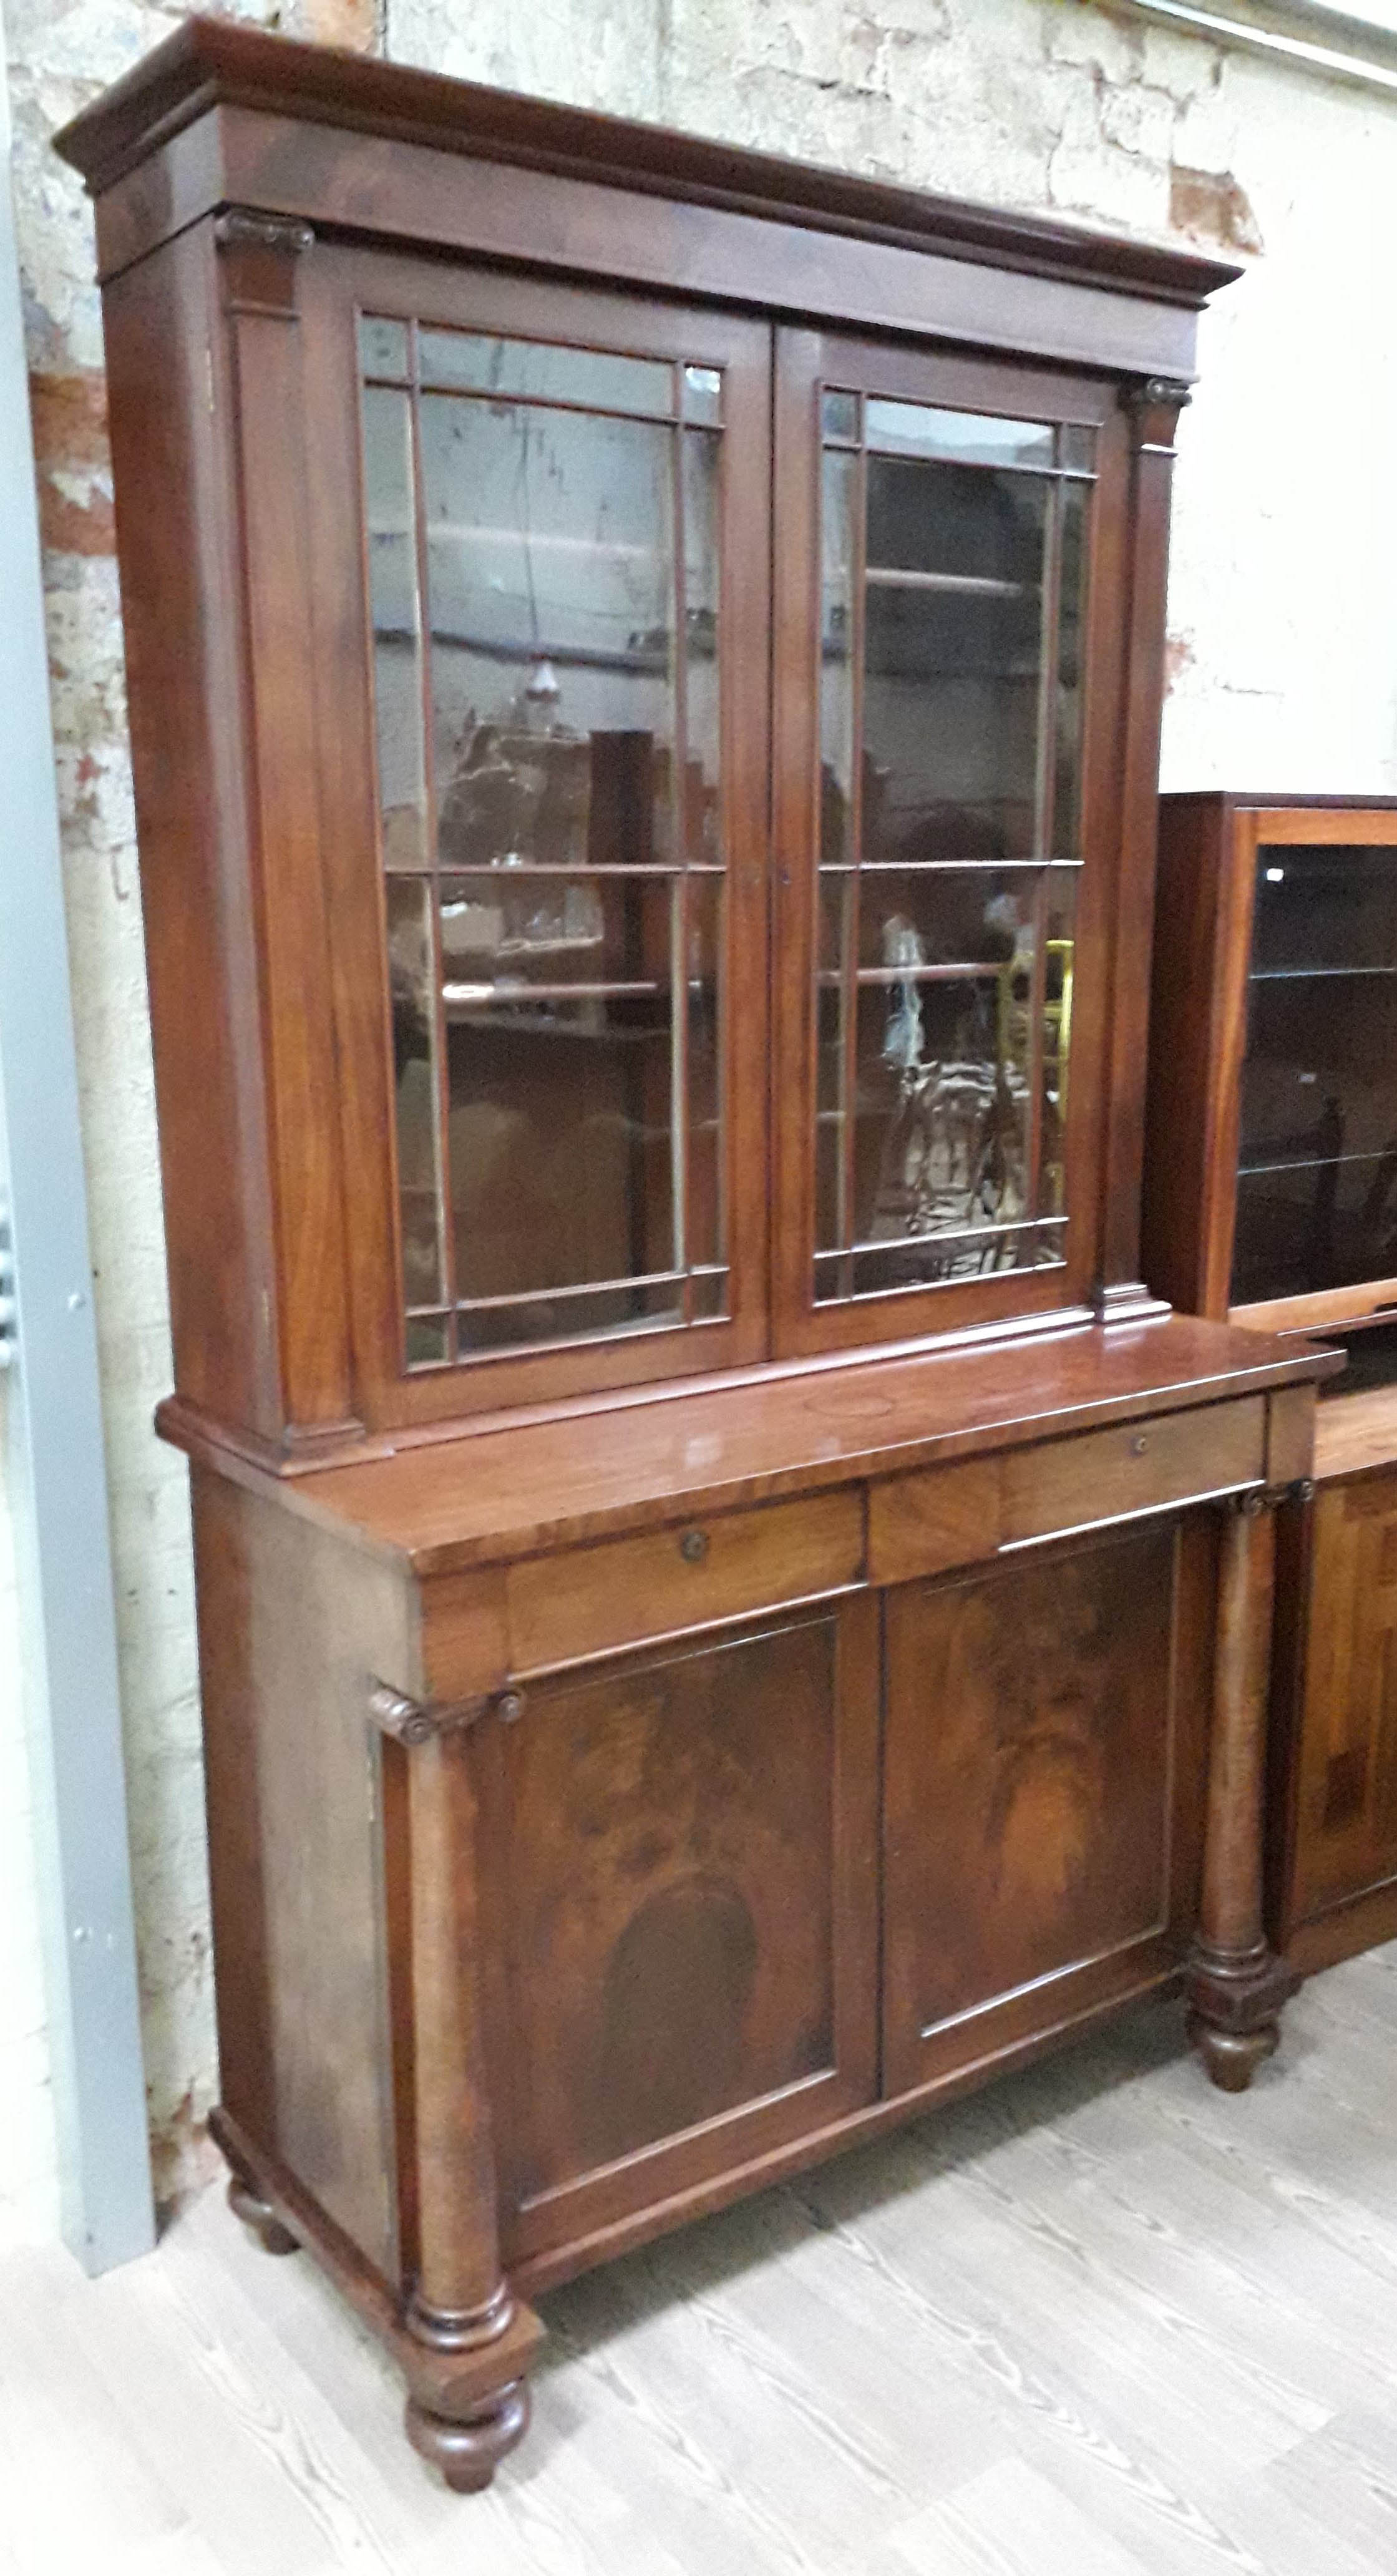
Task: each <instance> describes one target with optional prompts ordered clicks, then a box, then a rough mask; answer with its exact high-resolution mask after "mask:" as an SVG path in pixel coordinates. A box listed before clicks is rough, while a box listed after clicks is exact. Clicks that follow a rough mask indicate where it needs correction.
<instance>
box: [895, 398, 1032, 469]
mask: <svg viewBox="0 0 1397 2576" xmlns="http://www.w3.org/2000/svg"><path fill="white" fill-rule="evenodd" d="M865 411H866V414H867V423H868V427H867V433H866V434H867V439H868V444H869V446H870V448H883V449H887V450H889V451H891V452H893V453H895V454H898V455H906V456H933V457H947V458H954V459H955V460H957V461H958V462H960V463H962V464H967V465H1039V466H1042V465H1051V464H1052V463H1053V462H1054V457H1053V432H1052V430H1051V429H1050V428H1049V427H1047V426H1046V424H1045V423H1043V422H1040V421H1035V420H997V419H995V418H994V417H993V416H992V415H991V416H987V417H981V416H979V415H978V414H976V413H975V412H969V411H932V410H930V409H928V408H927V406H926V405H925V404H922V403H905V402H875V401H873V400H871V399H870V401H869V402H868V403H867V404H866V405H865Z"/></svg>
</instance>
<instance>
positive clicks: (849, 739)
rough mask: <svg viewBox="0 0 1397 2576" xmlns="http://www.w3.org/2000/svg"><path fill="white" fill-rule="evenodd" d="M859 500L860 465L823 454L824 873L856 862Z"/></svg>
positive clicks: (821, 686)
mask: <svg viewBox="0 0 1397 2576" xmlns="http://www.w3.org/2000/svg"><path fill="white" fill-rule="evenodd" d="M858 492H859V463H858V458H857V457H856V456H840V455H834V454H827V455H826V456H825V459H824V469H823V492H822V501H821V513H820V519H821V558H822V575H821V587H820V856H821V859H822V861H823V863H824V865H825V866H826V867H830V866H834V865H837V864H839V863H840V862H843V863H845V864H848V863H849V862H850V861H852V859H853V855H854V846H853V837H852V836H853V815H852V812H851V800H852V794H853V776H854V673H853V649H854V581H855V578H856V566H857V562H858V529H857V525H856V513H857V510H858Z"/></svg>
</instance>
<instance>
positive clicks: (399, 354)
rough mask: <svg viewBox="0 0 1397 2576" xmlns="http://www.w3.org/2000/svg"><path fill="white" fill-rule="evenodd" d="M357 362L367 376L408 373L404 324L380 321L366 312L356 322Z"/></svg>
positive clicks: (401, 377)
mask: <svg viewBox="0 0 1397 2576" xmlns="http://www.w3.org/2000/svg"><path fill="white" fill-rule="evenodd" d="M359 364H360V367H361V368H362V370H363V372H364V374H365V375H366V376H392V377H393V378H394V380H395V382H398V383H402V382H404V381H405V379H406V376H407V371H408V368H407V324H406V322H381V321H377V320H375V318H374V317H373V315H372V314H365V316H364V318H363V320H362V321H361V322H360V325H359Z"/></svg>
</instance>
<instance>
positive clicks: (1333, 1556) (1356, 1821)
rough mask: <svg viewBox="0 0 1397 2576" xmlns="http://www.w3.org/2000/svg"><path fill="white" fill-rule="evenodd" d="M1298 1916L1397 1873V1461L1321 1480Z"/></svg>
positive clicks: (1295, 1878)
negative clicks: (1345, 1479)
mask: <svg viewBox="0 0 1397 2576" xmlns="http://www.w3.org/2000/svg"><path fill="white" fill-rule="evenodd" d="M1294 1831H1295V1851H1294V1861H1293V1868H1292V1878H1291V1888H1290V1908H1289V1912H1290V1925H1289V1927H1288V1928H1292V1929H1293V1928H1294V1924H1295V1923H1296V1922H1304V1921H1306V1920H1308V1919H1309V1918H1310V1917H1311V1916H1313V1915H1315V1914H1318V1913H1321V1912H1322V1911H1323V1910H1324V1909H1325V1908H1326V1907H1328V1906H1331V1905H1336V1904H1340V1903H1342V1902H1344V1901H1345V1900H1346V1899H1348V1898H1350V1897H1354V1896H1358V1895H1360V1894H1361V1893H1363V1892H1364V1891H1365V1890H1366V1889H1368V1888H1371V1887H1375V1886H1377V1885H1379V1884H1380V1883H1381V1882H1382V1881H1384V1880H1386V1879H1391V1878H1393V1877H1397V1470H1390V1471H1388V1472H1387V1473H1384V1474H1381V1475H1375V1476H1367V1477H1358V1478H1355V1479H1354V1480H1353V1482H1352V1483H1345V1484H1333V1485H1326V1486H1324V1487H1322V1488H1321V1491H1320V1494H1319V1498H1318V1501H1317V1503H1316V1505H1315V1507H1314V1555H1313V1560H1312V1566H1311V1572H1310V1584H1309V1641H1308V1654H1307V1669H1306V1687H1305V1701H1304V1715H1303V1719H1302V1723H1301V1740H1300V1754H1299V1783H1298V1788H1297V1791H1296V1794H1295V1822H1294Z"/></svg>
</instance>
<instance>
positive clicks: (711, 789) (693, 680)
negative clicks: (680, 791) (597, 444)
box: [680, 429, 723, 867]
mask: <svg viewBox="0 0 1397 2576" xmlns="http://www.w3.org/2000/svg"><path fill="white" fill-rule="evenodd" d="M680 443H681V446H682V449H683V472H684V501H683V507H684V717H685V725H684V731H685V758H686V772H685V798H684V807H685V817H686V823H685V845H686V851H687V856H688V858H689V861H690V864H691V865H696V864H702V865H705V866H708V867H714V866H718V865H721V863H722V857H723V850H722V818H721V810H720V802H719V793H718V791H719V783H720V776H721V772H720V767H719V733H718V718H719V706H718V562H719V534H718V521H719V507H720V500H721V485H720V481H719V467H720V462H721V442H720V440H719V438H718V437H717V435H716V433H715V432H714V431H712V430H703V429H690V430H686V431H685V433H684V436H683V439H682V441H681V442H680Z"/></svg>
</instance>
